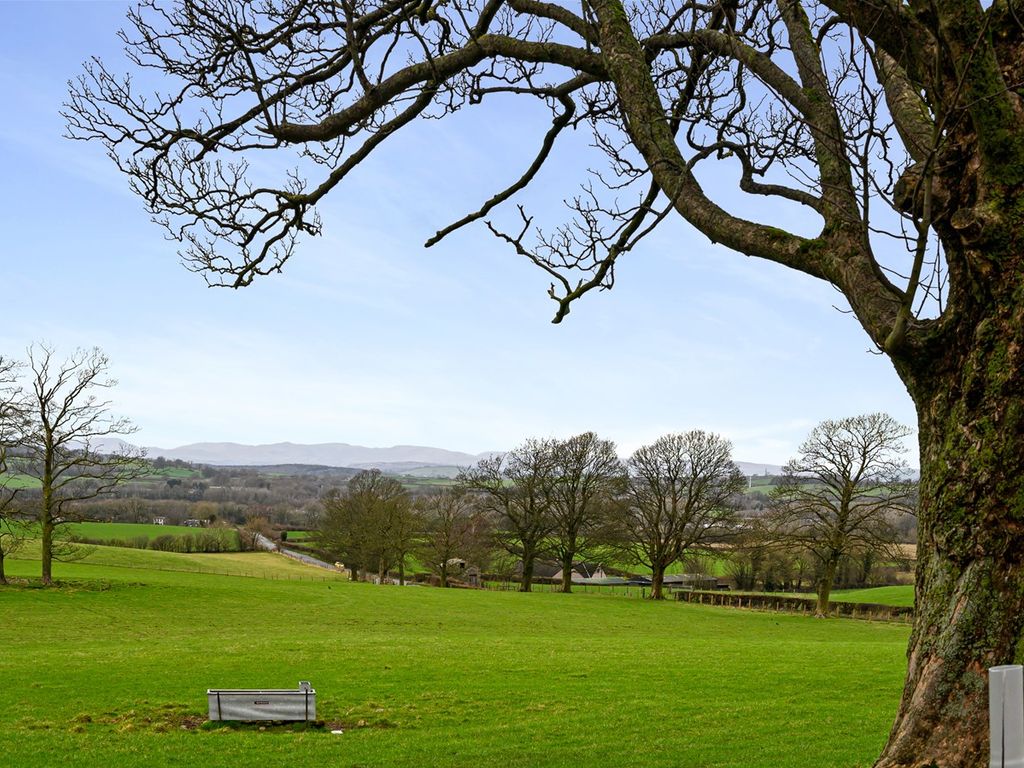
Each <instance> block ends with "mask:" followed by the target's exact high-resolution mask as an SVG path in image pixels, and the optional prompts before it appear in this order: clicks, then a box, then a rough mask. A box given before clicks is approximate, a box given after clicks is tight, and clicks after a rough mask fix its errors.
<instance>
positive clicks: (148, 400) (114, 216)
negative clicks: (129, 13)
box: [0, 2, 916, 463]
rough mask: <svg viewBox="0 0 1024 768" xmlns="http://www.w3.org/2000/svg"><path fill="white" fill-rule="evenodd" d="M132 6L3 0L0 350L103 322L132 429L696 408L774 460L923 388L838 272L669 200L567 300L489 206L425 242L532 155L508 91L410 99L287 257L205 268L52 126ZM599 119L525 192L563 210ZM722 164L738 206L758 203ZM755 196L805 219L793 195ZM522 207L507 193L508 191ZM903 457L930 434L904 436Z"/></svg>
mask: <svg viewBox="0 0 1024 768" xmlns="http://www.w3.org/2000/svg"><path fill="white" fill-rule="evenodd" d="M124 8H125V5H124V4H122V3H115V2H110V3H107V2H90V3H10V2H6V3H0V98H2V100H3V101H2V103H3V104H4V114H5V119H4V120H3V121H0V156H2V158H3V167H4V172H3V175H4V183H3V184H2V185H0V198H2V200H0V216H2V217H3V221H2V229H3V233H4V235H3V240H2V241H0V242H2V244H0V259H2V263H3V274H4V278H5V279H4V287H5V290H4V303H5V310H6V311H5V313H4V315H5V322H4V323H3V326H2V327H0V351H2V352H3V353H4V354H12V355H15V356H17V355H19V354H21V353H22V351H23V350H24V348H25V347H26V346H27V345H28V344H30V343H31V342H33V341H37V340H47V341H49V342H51V343H53V344H55V345H57V346H58V348H59V349H62V350H69V349H71V348H73V347H75V346H92V345H98V346H100V347H102V348H103V349H104V350H105V351H106V352H107V353H108V354H109V355H110V357H111V360H112V365H113V372H114V375H115V376H116V377H117V378H118V379H119V381H120V384H119V386H118V388H117V390H116V391H115V393H114V397H115V402H116V406H117V411H118V412H119V413H121V414H123V415H126V416H129V417H131V418H132V419H133V420H134V421H135V422H136V423H137V424H138V426H139V427H140V431H139V433H138V435H137V436H136V437H135V440H136V441H137V442H140V443H142V444H146V445H158V446H162V447H173V446H176V445H181V444H184V443H190V442H197V441H205V440H216V441H221V440H230V441H236V442H245V443H263V442H278V441H285V440H288V441H292V442H306V443H312V442H334V441H337V442H349V443H357V444H363V445H371V446H387V445H394V444H422V445H435V446H440V447H446V448H451V449H455V450H464V451H470V452H478V451H484V450H491V449H502V448H507V447H510V446H512V445H514V444H515V443H517V442H518V441H520V440H521V439H522V438H524V437H527V436H548V435H551V436H565V435H569V434H572V433H575V432H579V431H583V430H586V429H593V430H595V431H597V432H598V433H599V434H601V435H602V436H604V437H607V438H609V439H612V440H615V441H616V442H617V443H618V444H619V446H620V452H622V453H624V454H625V453H628V452H629V451H631V450H633V449H635V448H636V447H638V446H639V445H641V444H642V443H644V442H648V441H650V440H653V439H655V438H656V437H658V436H659V435H661V434H663V433H665V432H669V431H682V430H687V429H692V428H697V427H700V428H704V429H710V430H713V431H716V432H719V433H721V434H723V435H725V436H726V437H728V438H729V439H731V440H732V441H733V444H734V446H735V450H734V455H735V457H736V458H737V459H740V460H744V461H759V462H767V463H782V462H784V461H785V460H786V459H787V458H788V457H789V456H790V455H792V453H793V452H794V450H795V449H796V447H797V446H798V445H799V443H800V441H801V440H802V439H803V437H804V436H805V435H806V434H807V432H808V431H809V430H810V428H811V427H813V426H814V424H816V423H817V422H819V421H820V420H822V419H826V418H839V417H842V416H848V415H854V414H857V413H863V412H867V411H874V410H884V411H888V412H889V413H891V414H892V415H893V416H895V417H896V418H898V419H900V420H902V421H904V422H905V423H908V424H913V423H914V420H915V419H914V411H913V406H912V404H911V402H910V398H909V396H908V395H907V393H906V391H905V389H904V387H903V385H902V384H901V382H900V381H899V379H898V378H897V376H896V374H895V373H894V372H893V370H892V367H891V366H890V364H889V363H888V361H887V360H886V359H884V358H883V357H881V356H879V355H876V354H872V353H870V352H869V349H870V347H871V345H870V342H869V340H868V338H867V336H866V335H865V334H864V333H863V331H862V330H861V329H860V327H859V326H858V324H857V322H856V321H855V320H854V319H853V318H852V317H850V316H849V315H846V314H843V313H841V312H840V311H838V310H837V308H836V307H839V308H843V307H845V303H844V302H843V299H842V297H841V296H840V295H839V294H838V293H837V292H836V291H835V290H834V289H832V288H831V287H830V286H828V285H826V284H823V283H820V282H817V281H814V280H812V279H811V278H808V277H806V276H804V275H801V274H798V273H795V272H791V271H788V270H785V269H783V268H782V267H778V266H775V265H772V264H769V263H765V262H759V261H757V260H754V259H748V258H746V257H743V256H739V255H737V254H734V253H731V252H728V251H726V250H724V249H721V248H717V247H715V246H712V245H711V244H710V243H709V242H708V240H707V239H706V238H705V237H704V236H703V235H700V234H698V233H696V232H695V231H693V230H692V229H689V228H688V227H687V226H686V225H685V224H684V223H682V222H681V221H673V222H671V223H670V224H669V225H667V226H665V227H664V228H663V229H662V230H661V231H659V232H658V233H656V234H655V236H653V237H652V238H651V239H649V240H648V241H646V242H645V243H644V244H643V245H642V246H640V248H638V249H637V250H636V251H635V252H633V253H631V254H628V255H627V256H626V257H624V259H623V261H622V262H621V263H620V266H619V268H618V273H617V283H616V287H615V289H614V290H613V291H611V292H605V293H601V294H596V293H595V294H591V295H588V296H587V297H585V298H584V299H583V300H582V302H580V303H578V304H577V305H575V306H574V308H573V311H572V314H571V315H570V316H569V317H568V318H567V319H566V320H565V321H564V322H563V323H562V324H561V325H558V326H556V325H552V324H551V323H550V319H551V316H552V313H553V307H554V305H553V304H552V302H551V301H550V300H549V299H548V298H547V296H546V290H547V286H548V282H549V281H548V279H547V276H546V275H545V274H543V273H542V272H541V271H540V270H539V269H537V268H536V267H534V266H533V265H531V264H529V263H527V262H526V261H523V260H521V259H519V258H518V257H516V256H515V255H514V254H513V253H511V252H510V251H509V250H508V249H507V248H506V247H503V245H502V244H501V243H499V242H498V241H496V240H495V239H494V238H493V237H491V236H490V235H489V234H488V233H487V232H486V230H485V229H484V228H483V227H471V228H469V229H467V230H463V231H462V232H460V233H458V234H456V235H454V236H452V237H450V238H449V239H448V240H446V241H445V242H443V243H442V244H441V245H439V246H436V247H434V248H432V249H430V250H425V249H424V248H423V247H422V244H423V241H424V240H425V239H426V238H427V237H428V236H429V235H431V234H432V233H433V232H434V231H435V230H436V229H438V228H439V227H441V226H443V225H445V224H447V223H449V222H450V221H452V220H455V219H457V218H459V217H461V216H462V215H463V214H464V213H465V212H467V211H468V210H471V209H473V208H474V207H475V206H477V205H479V203H480V202H481V201H482V200H484V199H486V198H487V197H489V196H490V195H491V194H493V192H494V191H495V189H496V186H495V185H500V184H502V183H507V181H508V180H511V179H513V178H515V177H517V176H518V175H519V174H520V173H521V171H522V169H523V168H525V166H526V165H527V164H528V163H529V162H530V160H531V159H532V155H533V152H534V151H535V147H536V146H537V142H538V141H539V137H540V136H541V135H542V133H543V131H544V130H545V125H544V122H545V119H546V116H545V114H544V113H543V112H532V111H530V110H529V109H523V108H521V107H520V105H518V104H515V105H508V104H505V105H503V104H497V105H494V106H493V108H484V109H481V110H478V111H477V112H476V114H466V115H462V114H460V115H458V116H457V117H456V119H453V120H445V121H430V122H428V123H421V124H414V125H412V126H410V127H408V128H406V129H405V132H404V133H402V134H401V135H399V136H396V137H395V140H394V141H393V143H392V144H390V145H389V146H385V147H384V148H382V150H380V151H379V153H378V154H377V155H376V156H375V157H374V158H372V160H371V162H369V163H367V164H366V165H365V166H364V167H363V168H360V169H359V170H358V171H357V172H356V173H355V174H353V176H352V177H351V178H350V179H349V180H348V182H347V186H345V187H344V188H342V189H339V190H337V191H336V192H335V194H334V195H333V196H332V197H331V198H330V200H329V201H328V202H327V204H326V205H324V206H323V207H322V208H321V215H322V218H323V221H324V235H323V236H322V237H320V238H317V239H315V240H308V241H305V242H304V243H303V244H302V245H301V247H300V249H299V251H298V253H297V254H296V255H295V256H294V258H293V259H292V261H290V262H289V263H288V265H287V266H286V268H285V271H284V274H283V275H276V276H272V277H267V278H263V279H262V280H259V281H257V283H256V284H254V285H253V286H251V287H249V288H247V289H244V290H240V291H232V290H224V289H210V288H207V287H206V285H205V283H204V282H203V280H202V278H201V277H199V276H198V275H194V274H191V273H189V272H188V271H186V270H185V269H184V268H183V267H182V266H181V265H180V264H179V262H178V258H177V256H176V254H175V248H174V244H172V243H168V242H166V241H165V240H164V238H163V232H162V230H160V229H159V228H157V227H156V226H154V225H153V224H151V223H149V221H148V218H147V216H146V214H145V212H144V211H143V208H142V205H141V202H140V201H139V200H138V199H136V198H135V197H134V196H133V195H132V194H131V193H130V192H129V190H128V188H127V183H126V181H125V179H123V178H121V177H120V176H119V175H118V174H117V173H116V172H115V171H114V169H113V167H112V166H111V164H110V163H109V162H108V161H107V160H106V158H105V157H104V155H103V150H102V148H101V147H100V146H99V145H95V144H86V143H80V142H72V141H69V140H67V139H64V138H62V131H63V123H62V120H61V118H60V116H59V114H58V110H59V109H60V105H61V102H62V100H63V98H64V94H65V90H66V85H65V83H66V81H67V80H68V79H69V78H72V77H74V76H75V75H76V74H77V73H78V71H79V70H80V67H81V63H82V62H83V61H84V60H85V59H86V58H88V57H89V56H90V55H94V54H97V55H100V56H102V57H103V58H104V59H105V60H106V61H107V62H108V63H109V64H110V65H111V66H112V68H114V69H117V70H120V69H122V66H121V65H120V60H119V49H118V46H117V43H118V40H117V38H116V36H115V32H116V30H117V28H118V27H119V26H120V25H121V21H122V18H123V14H124ZM585 140H586V137H585V136H577V137H571V138H570V139H569V140H568V141H566V142H564V143H563V144H561V145H559V147H558V149H560V150H562V152H561V153H560V154H559V157H558V160H557V162H555V163H553V164H552V165H551V166H550V167H549V168H548V169H546V171H545V173H544V175H543V176H542V177H541V179H539V182H540V183H539V184H537V186H536V189H534V190H529V191H528V192H527V194H526V195H524V196H522V197H521V198H520V202H523V203H524V204H525V205H526V206H527V207H528V208H530V209H531V210H537V211H541V212H549V215H548V220H549V221H556V220H557V218H558V216H557V209H558V205H559V201H560V200H561V199H562V198H564V197H567V196H571V195H572V194H573V193H574V191H575V190H576V188H577V185H578V183H579V182H580V181H582V180H583V179H584V176H583V173H582V170H583V169H585V168H586V167H587V164H588V162H589V163H590V164H593V163H594V161H595V160H594V157H593V156H587V155H586V154H585V153H584V151H583V150H584V145H585ZM730 185H731V182H730V181H729V179H728V178H722V179H718V180H715V183H714V186H715V188H716V189H717V188H720V189H721V190H723V191H722V193H721V194H722V195H724V196H720V197H719V199H720V201H722V202H723V203H724V204H725V205H726V206H727V207H732V208H734V209H738V210H743V209H742V208H740V206H743V205H748V206H749V205H750V204H749V203H747V202H746V201H742V200H739V199H738V198H737V197H736V195H738V193H735V194H734V193H732V192H731V191H729V186H730ZM755 205H756V206H759V207H752V208H748V209H747V211H748V215H751V216H753V215H756V212H759V213H760V214H761V215H762V216H770V217H771V219H772V223H776V224H780V225H785V226H792V227H796V228H798V229H801V230H802V231H808V230H809V229H810V230H811V231H813V228H814V226H815V225H814V222H813V221H812V220H810V219H807V218H805V217H802V214H801V213H800V212H799V211H793V210H791V209H779V210H765V208H764V204H763V203H761V202H757V203H756V204H755ZM511 212H512V209H510V211H509V212H508V213H511ZM910 459H911V461H912V462H916V458H915V457H914V456H913V455H911V456H910Z"/></svg>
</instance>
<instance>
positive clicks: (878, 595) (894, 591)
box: [749, 584, 914, 606]
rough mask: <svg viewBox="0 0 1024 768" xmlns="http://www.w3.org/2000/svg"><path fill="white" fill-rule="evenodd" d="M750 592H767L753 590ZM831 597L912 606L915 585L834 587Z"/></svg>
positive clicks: (796, 594)
mask: <svg viewBox="0 0 1024 768" xmlns="http://www.w3.org/2000/svg"><path fill="white" fill-rule="evenodd" d="M749 594H765V593H763V592H751V593H749ZM767 594H778V595H784V596H786V597H806V598H807V599H813V598H814V597H815V594H814V592H770V593H767ZM829 599H830V600H832V601H838V602H843V603H875V604H876V605H906V606H912V605H913V604H914V586H913V585H912V584H906V585H902V586H896V587H871V588H869V589H834V590H832V593H831V594H830V595H829Z"/></svg>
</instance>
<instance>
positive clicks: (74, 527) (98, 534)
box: [67, 522, 239, 551]
mask: <svg viewBox="0 0 1024 768" xmlns="http://www.w3.org/2000/svg"><path fill="white" fill-rule="evenodd" d="M67 528H68V532H69V533H70V534H71V535H72V536H74V537H77V538H82V539H88V540H90V541H94V542H100V543H107V542H109V543H114V542H118V543H121V544H126V545H132V546H137V542H138V541H140V540H142V539H145V540H146V541H147V542H150V543H152V542H153V541H154V540H156V539H158V538H161V537H165V536H172V537H174V538H175V539H180V540H182V541H180V542H174V546H165V547H161V548H163V549H174V548H176V547H177V546H179V545H186V546H188V548H190V549H191V548H193V547H192V545H193V544H195V543H196V542H197V541H198V542H202V541H205V542H211V541H214V540H211V539H210V537H211V536H212V537H215V540H216V541H219V542H220V543H219V544H216V543H214V544H213V546H212V547H211V548H212V549H219V550H236V549H238V548H239V547H238V532H237V531H235V530H234V529H233V528H201V527H200V528H192V527H189V526H185V525H153V524H151V523H96V522H84V523H69V524H68V525H67ZM185 537H193V538H192V541H191V542H189V541H188V540H186V539H185ZM158 543H159V542H158ZM196 548H197V549H198V548H199V547H198V546H197V547H196ZM206 551H209V548H208V549H207V550H206Z"/></svg>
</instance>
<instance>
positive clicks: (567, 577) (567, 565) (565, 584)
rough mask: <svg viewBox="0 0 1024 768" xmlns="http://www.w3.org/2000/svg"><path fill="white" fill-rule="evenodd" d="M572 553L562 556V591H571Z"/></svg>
mask: <svg viewBox="0 0 1024 768" xmlns="http://www.w3.org/2000/svg"><path fill="white" fill-rule="evenodd" d="M572 560H573V558H572V555H569V556H567V557H563V558H562V591H563V592H565V593H566V594H568V593H570V592H572Z"/></svg>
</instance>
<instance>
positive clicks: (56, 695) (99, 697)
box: [0, 547, 908, 768]
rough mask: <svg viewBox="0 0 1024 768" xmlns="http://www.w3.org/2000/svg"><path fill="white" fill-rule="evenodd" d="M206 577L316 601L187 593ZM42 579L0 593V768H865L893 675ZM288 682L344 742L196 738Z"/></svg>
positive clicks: (564, 626)
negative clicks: (51, 583) (239, 702)
mask: <svg viewBox="0 0 1024 768" xmlns="http://www.w3.org/2000/svg"><path fill="white" fill-rule="evenodd" d="M30 554H31V553H30ZM215 560H216V561H217V562H221V563H223V567H225V568H235V569H238V570H239V571H244V572H246V573H249V574H250V575H251V574H253V573H255V572H258V571H260V570H262V569H266V572H267V573H268V574H270V573H275V572H279V571H278V569H285V570H287V572H289V573H295V571H294V570H292V569H298V573H299V574H302V573H306V574H310V578H317V579H322V578H327V579H328V581H322V580H316V581H296V580H287V579H281V580H271V579H272V577H270V576H268V578H266V579H264V578H237V577H231V576H214V575H206V574H202V573H198V572H195V571H194V570H192V569H194V568H197V567H200V566H201V565H203V564H206V563H210V562H212V561H215ZM38 565H39V564H38V562H37V561H33V560H31V559H19V560H15V561H13V562H12V563H10V566H11V567H10V570H11V571H12V572H14V574H15V575H21V576H28V575H34V574H35V573H36V572H37V571H38ZM158 567H160V568H174V569H175V570H153V569H154V568H158ZM56 574H57V576H58V578H60V579H70V580H73V581H71V582H69V583H68V584H67V585H66V586H65V587H63V588H60V589H53V590H41V589H25V588H0V647H2V648H3V649H4V652H3V654H2V655H0V675H2V680H3V685H2V687H0V755H2V756H3V760H2V762H3V764H4V765H11V766H18V768H52V766H55V765H66V766H69V768H71V767H73V768H92V767H93V766H96V767H97V768H100V767H101V766H102V767H104V768H105V767H106V766H111V765H116V766H119V767H122V766H124V767H128V768H130V767H132V766H139V767H140V768H141V767H142V766H145V767H146V768H149V767H151V766H152V767H154V768H161V767H163V766H168V767H170V766H204V767H205V766H210V767H211V768H222V767H223V768H229V767H230V768H237V766H247V765H269V766H279V765H286V764H287V765H291V764H296V763H298V764H301V765H312V766H320V765H330V766H338V767H339V768H353V767H354V766H363V767H364V768H423V767H424V766H429V767H431V768H434V767H435V766H436V767H438V768H575V767H576V766H588V765H600V766H610V767H613V768H769V767H770V768H854V767H855V766H862V767H866V766H870V765H871V763H872V762H873V759H874V757H875V756H876V755H877V754H878V752H879V750H880V749H881V747H882V744H883V743H884V741H885V738H886V735H887V733H888V730H889V726H890V724H891V721H892V718H893V716H894V714H895V711H896V707H897V703H898V699H899V694H900V690H901V688H902V677H903V674H904V671H905V657H904V649H905V645H906V641H907V635H908V629H907V628H906V627H905V626H899V625H890V624H885V623H873V622H859V621H846V620H836V619H829V620H814V619H810V618H805V617H799V616H789V615H784V614H774V613H758V612H748V611H741V610H734V609H722V608H711V607H705V606H696V605H682V604H678V603H674V602H665V603H657V604H655V603H651V602H648V601H640V600H623V599H617V598H611V597H601V596H597V595H586V594H581V595H572V596H570V595H558V594H532V595H522V594H518V593H496V592H480V591H470V590H440V589H431V588H426V587H420V588H401V587H386V586H385V587H376V586H372V585H367V584H351V583H349V582H346V581H343V580H340V579H339V578H337V577H334V578H332V577H331V574H329V573H327V572H323V571H317V570H315V569H308V568H304V567H303V566H300V565H297V564H295V563H292V562H291V561H289V560H287V559H286V558H284V557H281V556H279V555H273V554H269V553H260V554H231V555H191V556H190V555H176V554H171V553H164V552H151V551H145V550H127V549H120V550H119V549H112V548H111V549H108V548H102V547H100V548H97V549H96V551H95V552H94V553H93V555H91V556H90V558H89V559H88V560H87V561H85V562H84V563H71V564H65V563H57V564H56ZM836 658H842V659H844V662H843V664H841V665H837V664H836V663H835V659H836ZM299 680H310V681H312V683H313V685H314V687H315V688H316V689H317V690H318V715H319V716H320V717H322V718H323V719H324V720H326V721H327V722H328V723H329V728H332V727H333V728H340V729H342V730H344V734H342V735H332V734H331V733H330V732H329V728H328V730H324V731H317V730H312V731H306V732H292V731H291V730H290V729H289V728H283V729H282V728H269V729H268V730H267V731H266V732H260V731H258V730H256V729H241V730H231V729H225V728H213V729H207V728H205V727H202V723H203V721H204V719H205V715H206V702H205V695H204V694H205V690H206V688H208V687H293V686H295V685H296V683H297V682H298V681H299ZM851 713H855V716H854V717H852V716H851ZM360 723H363V725H362V726H360ZM823 729H824V730H825V731H826V732H827V734H828V737H827V738H821V737H820V736H819V735H820V734H821V733H822V732H823Z"/></svg>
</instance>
